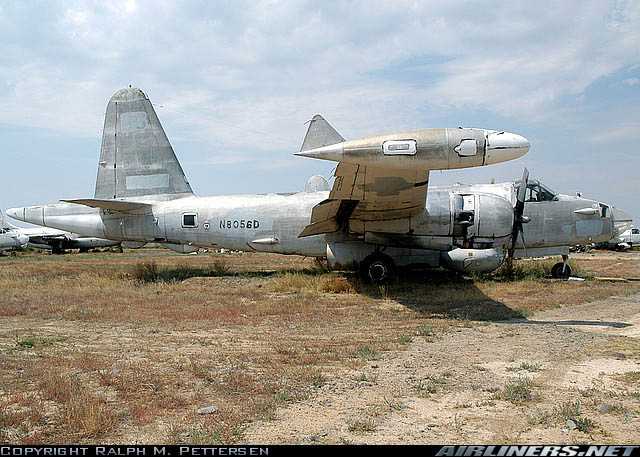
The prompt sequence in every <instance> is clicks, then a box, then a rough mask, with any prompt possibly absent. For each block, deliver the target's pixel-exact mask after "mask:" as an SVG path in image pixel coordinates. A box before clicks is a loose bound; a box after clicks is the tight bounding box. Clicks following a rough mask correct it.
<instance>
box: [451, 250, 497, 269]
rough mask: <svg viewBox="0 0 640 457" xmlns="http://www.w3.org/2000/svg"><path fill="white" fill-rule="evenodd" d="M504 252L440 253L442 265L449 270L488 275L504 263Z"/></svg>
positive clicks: (454, 251)
mask: <svg viewBox="0 0 640 457" xmlns="http://www.w3.org/2000/svg"><path fill="white" fill-rule="evenodd" d="M504 256H505V253H504V250H503V249H498V248H493V249H461V248H458V249H453V250H452V251H442V252H441V253H440V265H441V266H442V267H443V268H446V269H447V270H453V271H458V272H460V273H488V272H490V271H493V270H495V269H497V268H498V267H499V266H500V265H502V262H504Z"/></svg>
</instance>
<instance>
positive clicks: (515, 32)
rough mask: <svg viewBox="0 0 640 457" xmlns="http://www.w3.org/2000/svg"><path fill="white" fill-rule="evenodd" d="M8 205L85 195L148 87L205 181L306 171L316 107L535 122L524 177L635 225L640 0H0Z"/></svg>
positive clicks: (448, 120)
mask: <svg viewBox="0 0 640 457" xmlns="http://www.w3.org/2000/svg"><path fill="white" fill-rule="evenodd" d="M0 84H1V88H2V97H0V158H2V174H1V176H2V177H1V178H0V182H1V183H2V186H1V187H2V193H0V208H2V209H6V208H7V207H13V206H25V205H33V204H44V203H55V202H57V201H58V200H59V199H61V198H76V197H92V196H93V191H94V186H95V176H96V170H97V162H98V156H99V153H100V138H101V135H102V125H103V115H104V111H105V108H106V104H107V102H108V100H109V98H110V97H111V95H113V93H114V92H116V91H117V90H118V89H120V88H122V87H125V86H127V85H129V84H132V85H134V86H137V87H140V88H141V89H143V90H144V91H145V92H146V93H147V95H148V96H149V98H150V99H151V102H152V103H154V105H155V107H156V111H157V113H158V116H159V117H160V121H161V122H162V124H163V126H164V128H165V131H166V132H167V135H168V136H169V139H170V141H171V143H172V145H173V148H174V150H175V152H176V154H177V155H178V158H179V160H180V161H181V163H182V166H183V168H184V170H185V172H186V174H187V176H188V178H189V180H190V182H191V185H192V187H193V189H194V191H195V192H196V194H198V195H202V196H204V195H217V194H243V193H266V192H284V191H295V190H302V189H303V188H304V183H305V181H306V180H307V178H308V177H309V176H311V175H313V174H323V175H324V176H326V177H329V176H330V175H331V172H332V170H333V167H334V164H333V163H331V162H325V161H315V160H312V159H308V158H301V157H295V156H293V155H292V153H294V152H296V151H297V150H298V149H299V147H300V144H301V143H302V139H303V136H304V134H305V131H306V126H305V125H304V123H305V121H307V120H308V119H311V117H312V116H313V115H314V114H316V113H321V114H322V115H323V116H324V117H325V118H326V119H327V120H328V121H329V122H330V123H331V124H332V125H333V126H334V127H335V128H336V130H338V131H339V132H340V133H341V134H342V136H344V137H345V138H347V139H353V138H359V137H364V136H370V135H374V134H379V133H387V132H392V131H395V130H404V129H411V128H426V127H457V126H465V127H478V128H490V129H497V130H507V131H511V132H515V133H519V134H521V135H524V136H525V137H527V138H528V139H529V141H530V142H531V150H530V151H529V153H528V154H527V155H526V156H524V157H523V158H521V159H518V160H516V161H513V162H509V163H505V164H498V165H493V166H490V167H483V168H472V169H469V170H461V171H453V170H452V171H443V172H433V173H432V175H431V176H432V180H431V185H438V184H452V183H454V182H456V181H461V182H467V183H476V182H488V181H489V180H490V179H491V178H495V179H496V180H497V181H506V180H512V179H516V178H518V177H520V176H521V175H522V169H523V167H525V166H526V167H528V168H529V170H530V172H531V176H532V177H535V178H538V179H540V180H541V181H543V182H544V183H545V184H547V185H548V186H550V187H551V188H552V189H554V190H557V191H560V192H563V193H570V194H573V193H574V192H576V191H581V192H582V193H583V195H584V196H585V197H589V198H594V199H598V200H601V201H604V202H608V203H611V204H613V205H615V206H617V207H620V208H622V209H624V210H626V211H627V212H629V213H630V214H631V215H632V216H633V217H634V221H635V223H636V225H640V180H639V179H638V175H639V173H640V159H639V158H638V153H639V149H640V2H632V1H603V0H597V1H564V2H556V1H553V2H544V1H540V2H531V1H510V2H496V3H489V2H487V3H482V2H455V1H450V2H446V4H445V2H442V1H433V2H430V1H412V2H409V1H399V0H395V1H394V2H388V1H380V2H376V1H351V2H346V1H345V2H331V1H290V2H279V1H250V2H241V1H237V0H234V1H218V2H215V1H202V2H167V3H163V2H159V1H157V0H154V1H150V2H142V1H133V0H131V1H124V2H117V1H110V2H104V1H96V2H87V1H83V2H73V1H68V0H66V1H60V2H53V1H49V2H36V1H22V2H2V3H0Z"/></svg>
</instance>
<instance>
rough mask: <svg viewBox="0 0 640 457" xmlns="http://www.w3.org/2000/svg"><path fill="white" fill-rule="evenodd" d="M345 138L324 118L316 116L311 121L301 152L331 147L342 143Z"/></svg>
mask: <svg viewBox="0 0 640 457" xmlns="http://www.w3.org/2000/svg"><path fill="white" fill-rule="evenodd" d="M343 141H344V138H342V135H340V134H339V133H338V132H336V129H334V128H333V127H331V125H330V124H329V123H328V122H327V121H325V120H324V118H323V117H322V116H320V115H319V114H316V115H315V116H313V119H311V121H309V128H308V129H307V134H306V135H305V137H304V141H303V142H302V147H301V148H300V151H301V152H302V151H307V150H309V149H315V148H321V147H322V146H330V145H332V144H336V143H342V142H343Z"/></svg>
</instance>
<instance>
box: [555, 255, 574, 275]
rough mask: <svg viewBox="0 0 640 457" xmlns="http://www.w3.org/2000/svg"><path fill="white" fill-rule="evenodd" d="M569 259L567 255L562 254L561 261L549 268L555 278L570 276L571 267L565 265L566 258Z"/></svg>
mask: <svg viewBox="0 0 640 457" xmlns="http://www.w3.org/2000/svg"><path fill="white" fill-rule="evenodd" d="M568 259H569V256H568V255H563V256H562V262H558V263H556V264H555V265H554V266H553V267H552V268H551V276H553V277H554V278H556V279H569V276H571V267H569V265H567V260H568Z"/></svg>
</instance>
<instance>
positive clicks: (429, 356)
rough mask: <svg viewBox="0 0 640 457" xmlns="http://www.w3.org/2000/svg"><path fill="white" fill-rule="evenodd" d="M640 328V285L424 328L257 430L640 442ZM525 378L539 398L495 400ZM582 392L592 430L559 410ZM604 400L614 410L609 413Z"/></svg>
mask: <svg viewBox="0 0 640 457" xmlns="http://www.w3.org/2000/svg"><path fill="white" fill-rule="evenodd" d="M639 329H640V294H634V295H631V296H627V297H610V298H608V299H605V300H600V301H597V302H593V303H589V304H585V305H580V306H572V307H562V308H559V309H553V310H549V311H543V312H539V313H536V314H534V315H532V316H531V317H530V318H528V319H517V320H513V321H507V322H500V323H489V324H480V325H479V324H473V325H470V326H469V327H468V328H462V329H458V330H456V331H454V332H448V333H445V334H442V335H437V336H436V337H435V338H433V339H432V340H426V339H424V338H416V339H415V340H414V341H412V342H411V344H410V345H409V347H408V348H407V349H406V350H402V351H391V352H388V353H385V354H384V355H382V356H381V357H380V359H379V360H376V361H374V362H372V363H370V364H367V365H366V366H364V367H362V368H361V369H359V370H356V371H351V372H345V373H343V374H341V375H340V376H337V377H336V378H337V379H335V380H334V381H333V382H331V383H328V384H327V385H325V386H323V387H322V388H320V389H318V393H317V395H315V396H314V397H313V399H311V400H309V401H306V402H301V403H297V404H294V405H291V406H290V407H288V408H285V409H282V410H280V411H279V412H278V415H277V419H276V420H274V421H271V422H269V423H264V422H258V423H255V424H252V426H251V427H249V429H248V431H247V435H246V436H247V440H248V441H249V442H259V443H260V442H264V443H320V442H322V443H353V444H363V443H367V444H424V443H430V444H433V443H459V444H462V443H549V442H552V443H560V442H563V443H564V442H569V443H575V444H580V443H583V442H610V443H637V442H638V440H639V439H640V391H639V390H638V389H639V388H640V385H639V381H640V379H639V376H638V375H640V342H639V341H638V338H639V337H640V330H639ZM523 366H524V367H525V368H522V367H523ZM528 367H531V368H528ZM629 373H634V374H635V375H633V376H634V380H632V379H631V378H630V375H629ZM625 374H626V375H625ZM625 376H626V378H629V379H626V378H625ZM523 377H527V378H529V379H531V380H532V381H533V387H532V389H531V390H532V392H531V393H530V394H528V396H529V398H525V399H524V400H523V401H522V402H521V404H518V405H514V404H512V403H510V402H508V401H503V400H497V399H496V395H495V392H496V390H497V389H501V388H503V386H504V385H505V384H506V383H508V382H509V381H510V380H516V381H517V380H519V379H522V378H523ZM625 381H627V382H625ZM424 383H431V388H426V387H422V385H423V384H424ZM576 403H579V405H580V406H579V410H580V414H579V415H584V416H586V417H589V418H592V419H591V420H593V422H594V424H595V425H594V426H593V427H591V430H589V431H588V432H587V433H583V432H582V431H580V430H578V429H573V430H570V429H569V428H568V427H567V420H568V419H566V418H565V416H560V417H556V416H557V414H555V411H556V410H559V409H560V408H562V406H563V405H567V404H570V405H575V404H576ZM601 405H611V406H612V409H611V411H609V412H608V413H607V414H603V413H600V412H599V411H598V409H597V408H598V407H599V406H601ZM601 409H602V407H601ZM567 417H568V416H567ZM570 427H573V426H570Z"/></svg>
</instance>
